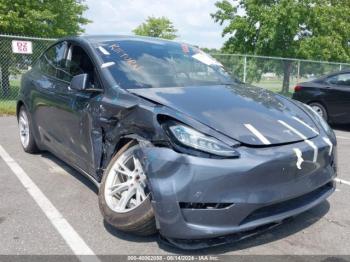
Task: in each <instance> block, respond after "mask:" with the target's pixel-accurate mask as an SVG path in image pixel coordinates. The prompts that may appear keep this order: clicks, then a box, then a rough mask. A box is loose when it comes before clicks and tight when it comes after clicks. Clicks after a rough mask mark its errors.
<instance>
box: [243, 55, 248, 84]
mask: <svg viewBox="0 0 350 262" xmlns="http://www.w3.org/2000/svg"><path fill="white" fill-rule="evenodd" d="M246 80H247V56H244V64H243V83H245V82H246Z"/></svg>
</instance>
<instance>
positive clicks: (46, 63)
mask: <svg viewBox="0 0 350 262" xmlns="http://www.w3.org/2000/svg"><path fill="white" fill-rule="evenodd" d="M66 50H67V43H66V42H61V43H58V44H57V45H54V46H52V47H51V48H50V49H48V50H47V51H46V52H45V53H44V55H43V56H42V57H41V59H40V62H39V66H40V69H41V70H42V71H43V72H44V73H46V74H48V75H50V76H53V77H57V75H58V72H59V71H60V70H63V69H64V61H65V53H66Z"/></svg>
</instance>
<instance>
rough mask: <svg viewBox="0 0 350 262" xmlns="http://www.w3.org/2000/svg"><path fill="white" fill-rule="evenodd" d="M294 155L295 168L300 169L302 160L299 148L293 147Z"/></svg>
mask: <svg viewBox="0 0 350 262" xmlns="http://www.w3.org/2000/svg"><path fill="white" fill-rule="evenodd" d="M293 150H294V152H295V155H296V156H297V168H298V169H301V164H302V163H303V162H304V159H303V154H302V153H301V150H300V149H299V148H293Z"/></svg>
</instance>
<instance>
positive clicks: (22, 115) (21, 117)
mask: <svg viewBox="0 0 350 262" xmlns="http://www.w3.org/2000/svg"><path fill="white" fill-rule="evenodd" d="M18 127H19V135H20V141H21V144H22V147H23V149H24V151H25V152H27V153H31V154H34V153H38V152H39V149H38V147H37V145H36V142H35V138H34V136H33V128H32V123H31V121H30V117H29V114H28V111H27V109H26V108H25V106H24V105H22V106H21V108H20V110H19V113H18Z"/></svg>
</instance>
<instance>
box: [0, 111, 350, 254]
mask: <svg viewBox="0 0 350 262" xmlns="http://www.w3.org/2000/svg"><path fill="white" fill-rule="evenodd" d="M335 129H336V134H337V137H338V159H339V160H338V164H339V174H338V178H339V179H341V180H342V182H343V183H341V182H339V181H338V183H337V189H336V192H335V193H334V194H333V195H332V196H331V197H330V198H329V199H328V201H326V202H323V203H322V204H320V205H318V206H317V207H315V208H313V209H311V210H309V211H307V212H305V213H303V214H301V215H299V216H297V217H296V218H295V219H293V220H291V221H288V222H286V223H284V224H282V225H281V226H279V227H277V228H274V229H272V230H270V231H268V232H265V233H263V234H261V235H258V236H255V237H252V238H249V239H245V240H243V241H240V242H237V243H234V244H230V245H225V246H221V247H217V248H210V249H206V250H201V251H190V252H189V251H182V250H179V249H177V248H173V247H169V246H168V245H166V244H164V243H163V242H162V241H160V239H159V237H158V236H157V235H155V236H152V237H135V236H132V235H128V234H125V233H122V232H119V231H117V230H115V229H113V228H111V227H109V226H108V225H107V224H105V223H104V221H103V218H102V216H101V214H100V211H99V208H98V203H97V189H96V188H95V186H94V185H93V184H92V183H91V182H90V181H89V180H88V179H86V178H85V177H84V176H82V175H81V174H79V173H78V172H76V171H75V170H73V169H72V168H70V167H69V166H67V165H66V164H64V163H63V162H62V161H60V160H59V159H57V158H56V157H54V156H53V155H51V154H50V153H42V154H37V155H31V154H27V153H25V152H24V151H23V150H22V148H21V145H20V141H19V137H18V129H17V122H16V119H15V118H14V117H1V118H0V255H74V254H90V255H135V254H138V255H140V254H142V255H169V254H176V255H189V254H194V255H221V254H222V255H229V254H235V255H247V254H248V255H327V256H331V255H350V208H349V207H350V126H349V127H344V126H343V127H335ZM347 183H348V184H347Z"/></svg>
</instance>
